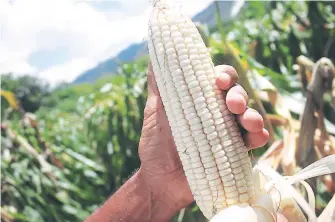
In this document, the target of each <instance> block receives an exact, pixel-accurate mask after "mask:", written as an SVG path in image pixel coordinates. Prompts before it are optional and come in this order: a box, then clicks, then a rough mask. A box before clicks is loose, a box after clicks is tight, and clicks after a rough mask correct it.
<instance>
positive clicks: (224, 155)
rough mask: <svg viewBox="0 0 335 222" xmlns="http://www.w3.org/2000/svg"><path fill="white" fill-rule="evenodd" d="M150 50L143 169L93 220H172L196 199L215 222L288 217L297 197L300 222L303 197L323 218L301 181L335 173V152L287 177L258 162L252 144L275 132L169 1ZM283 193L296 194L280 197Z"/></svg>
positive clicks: (158, 15) (155, 20) (157, 10)
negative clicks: (286, 210)
mask: <svg viewBox="0 0 335 222" xmlns="http://www.w3.org/2000/svg"><path fill="white" fill-rule="evenodd" d="M148 48H149V54H150V60H151V64H152V65H149V71H148V93H149V94H148V100H147V104H146V108H145V114H144V123H143V129H142V136H141V140H140V144H139V155H140V159H141V167H140V169H139V170H138V171H137V172H136V173H135V174H134V175H133V177H132V178H130V179H129V180H128V181H127V182H126V183H125V184H124V185H123V186H122V187H121V188H120V189H119V190H118V191H117V192H116V193H115V194H114V195H113V196H112V197H111V198H110V199H109V200H108V201H107V202H106V203H105V204H104V206H103V207H101V208H100V209H99V210H97V211H96V212H95V213H94V214H92V215H91V216H90V217H89V219H88V221H169V220H170V219H171V217H172V216H173V215H174V214H176V213H177V212H178V211H179V210H181V209H182V208H184V207H186V206H188V205H189V204H190V203H191V202H192V201H193V200H195V201H196V203H197V205H198V206H199V208H200V210H201V212H202V213H203V215H204V216H205V217H206V218H207V219H208V220H210V221H211V222H223V221H227V222H229V221H230V222H242V221H243V222H244V221H250V222H274V221H278V222H284V221H288V220H287V219H286V218H284V217H283V216H282V215H280V214H278V215H277V209H278V208H279V207H280V206H282V204H292V205H290V206H292V213H293V214H294V215H292V216H293V217H291V218H292V219H293V221H307V220H306V218H305V217H304V215H303V214H302V213H301V211H300V208H298V207H297V205H295V202H294V200H293V198H294V199H295V200H297V202H299V204H300V205H301V207H302V208H303V209H304V211H305V212H306V214H307V215H308V217H309V219H310V220H309V221H317V220H316V216H315V215H314V213H313V212H312V209H310V207H309V206H308V204H307V203H306V201H305V200H303V199H301V196H299V194H297V192H296V191H295V190H294V189H293V187H291V185H292V184H293V183H297V182H300V181H303V180H304V179H308V178H311V177H315V176H319V175H324V174H327V173H328V174H329V173H333V172H335V156H331V157H329V158H324V159H323V160H321V161H319V162H317V163H315V164H314V165H313V166H309V167H307V168H305V169H303V170H301V171H300V173H298V174H297V175H295V176H292V177H286V178H284V177H282V176H281V175H279V174H278V173H277V172H275V171H273V170H272V169H269V168H268V167H267V166H266V165H262V164H261V163H260V164H258V165H257V166H256V167H255V168H253V167H252V165H251V161H250V157H249V156H248V150H249V149H253V148H257V147H260V146H263V145H264V144H265V143H266V142H267V140H268V138H269V135H268V132H267V131H266V130H265V129H264V128H263V119H262V117H261V116H260V115H259V114H258V113H257V112H256V111H254V110H251V109H247V106H246V104H247V102H248V97H247V94H246V92H245V91H244V90H243V89H242V88H241V87H240V86H238V85H236V80H237V77H238V75H237V73H236V71H235V70H234V68H232V67H229V66H218V67H214V66H213V63H212V61H211V56H210V54H209V52H208V49H207V48H206V46H205V44H204V43H203V41H202V39H201V36H200V34H199V32H198V30H197V29H196V27H195V25H194V24H193V23H192V21H191V20H190V18H188V17H187V16H184V15H182V14H181V13H179V12H176V11H174V10H170V8H169V7H168V6H167V5H164V4H158V5H155V7H154V10H153V13H152V16H151V19H150V25H149V41H148ZM234 114H235V115H234ZM238 125H241V126H242V127H243V128H244V129H245V130H246V131H247V133H246V134H244V135H242V134H241V132H240V130H239V128H238ZM261 168H262V169H261ZM273 190H276V191H279V194H280V193H281V192H282V191H284V190H287V191H288V192H289V193H290V195H292V197H289V195H287V193H282V194H283V195H284V199H283V200H282V201H280V200H278V199H276V196H275V195H274V194H273V193H272V192H271V191H273ZM276 194H278V192H277V193H276ZM311 204H312V203H311Z"/></svg>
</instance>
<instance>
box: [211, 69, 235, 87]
mask: <svg viewBox="0 0 335 222" xmlns="http://www.w3.org/2000/svg"><path fill="white" fill-rule="evenodd" d="M214 70H215V73H216V84H217V86H218V87H219V89H221V90H228V89H230V88H231V87H232V86H233V85H234V84H235V83H237V81H238V74H237V71H236V69H235V68H234V67H232V66H229V65H218V66H216V67H215V68H214Z"/></svg>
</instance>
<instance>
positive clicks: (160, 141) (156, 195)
mask: <svg viewBox="0 0 335 222" xmlns="http://www.w3.org/2000/svg"><path fill="white" fill-rule="evenodd" d="M215 71H216V73H217V79H216V84H217V85H218V87H219V88H220V89H221V90H223V91H226V103H227V107H228V109H229V110H230V111H231V112H232V113H234V114H236V115H237V120H238V122H239V124H240V125H241V126H242V127H243V128H244V129H245V130H246V131H247V133H246V134H244V136H243V137H244V141H245V143H246V146H247V147H248V148H249V149H254V148H258V147H261V146H263V145H265V144H266V143H267V141H268V139H269V133H268V131H267V130H266V129H264V123H263V118H262V116H261V115H260V114H259V113H258V112H257V111H255V110H253V109H251V108H247V103H248V96H247V93H246V92H245V90H244V89H243V88H242V87H241V86H239V85H236V82H237V79H238V74H237V72H236V70H235V69H234V68H233V67H231V66H226V65H221V66H217V67H215ZM139 156H140V159H141V168H140V171H139V172H140V176H141V177H142V178H143V179H144V181H146V183H147V184H148V186H149V187H150V189H151V194H152V199H155V200H156V201H158V202H160V204H162V205H164V208H165V209H166V210H167V211H168V210H169V211H171V214H174V212H176V211H178V210H180V209H182V208H184V207H186V206H187V205H189V204H190V203H191V202H192V201H193V196H192V193H191V190H190V188H189V185H188V183H187V180H186V177H185V176H184V172H183V168H182V165H181V162H180V159H179V156H178V153H177V150H176V146H175V143H174V140H173V137H172V133H171V130H170V126H169V123H168V120H167V116H166V114H165V111H164V107H163V104H162V101H161V98H160V95H159V91H158V89H157V86H156V82H155V78H154V73H153V71H152V66H151V65H149V70H148V99H147V103H146V107H145V110H144V122H143V129H142V135H141V139H140V144H139Z"/></svg>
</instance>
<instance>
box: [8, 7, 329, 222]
mask: <svg viewBox="0 0 335 222" xmlns="http://www.w3.org/2000/svg"><path fill="white" fill-rule="evenodd" d="M334 11H335V4H334V2H316V1H310V2H295V1H291V2H255V1H251V2H248V5H247V7H245V8H244V9H243V12H242V13H240V16H239V18H238V19H234V21H230V22H228V23H227V24H222V25H219V26H218V27H214V28H210V29H209V31H210V34H209V35H207V36H204V38H206V40H207V41H208V44H209V48H210V49H211V52H212V57H213V61H214V62H215V64H232V65H234V67H235V68H236V69H237V70H238V71H239V74H240V75H242V74H243V73H241V72H244V71H246V70H249V71H250V70H252V71H253V72H252V73H254V75H252V76H250V74H248V78H249V77H250V84H251V86H252V89H253V90H254V91H256V92H261V91H266V90H269V89H270V88H271V87H272V86H273V87H275V89H276V90H278V91H279V92H282V93H295V94H300V95H304V93H303V92H302V91H301V81H300V79H299V78H300V77H299V75H298V73H296V72H295V70H294V69H293V68H292V67H293V65H294V64H295V62H296V58H297V57H298V56H299V55H305V56H307V57H309V58H310V59H312V60H313V61H316V60H318V59H320V58H321V57H323V56H325V57H328V58H330V59H331V60H332V61H333V62H334V59H335V41H334V39H335V29H334V24H335V13H334ZM219 24H220V23H219ZM147 65H148V57H144V58H143V59H140V60H138V61H136V62H134V63H130V64H123V65H121V66H120V69H119V73H117V74H116V75H114V76H108V77H104V78H102V79H100V80H98V81H97V82H96V83H94V84H82V85H67V84H63V85H61V86H59V87H57V88H56V89H54V90H53V91H51V92H50V91H49V90H48V86H47V85H45V84H43V83H41V81H38V80H37V79H35V78H32V77H22V78H13V77H12V76H11V75H6V76H2V82H1V89H2V90H6V91H2V96H3V97H2V104H1V112H2V114H1V117H2V121H1V147H2V150H1V161H2V164H1V174H2V177H1V194H2V203H1V208H2V220H3V221H6V222H7V221H34V222H39V221H48V222H49V221H50V222H51V221H59V222H65V221H71V222H74V221H82V220H84V219H85V218H86V217H87V216H88V215H89V214H90V213H91V212H93V211H94V210H95V209H96V208H97V207H99V205H100V204H102V203H103V202H104V201H105V200H106V199H107V198H108V197H109V196H110V195H112V194H113V192H115V191H116V190H117V189H118V187H120V186H121V185H122V184H123V183H124V182H125V181H126V180H127V179H128V178H129V177H130V176H131V175H132V174H133V173H134V171H135V170H136V169H137V168H138V167H139V159H138V153H137V147H138V141H139V137H140V132H141V127H142V118H143V110H144V106H145V102H146V71H147ZM255 73H256V74H255ZM243 75H245V76H247V73H244V74H243ZM256 77H257V79H256V80H255V78H256ZM241 81H242V83H241V84H242V85H244V84H245V82H243V80H241ZM264 82H265V83H264ZM269 82H271V83H272V84H273V85H271V84H270V85H269ZM244 86H245V85H244ZM14 96H15V97H16V98H17V100H18V104H19V106H20V108H18V107H15V103H16V102H15V99H14ZM256 100H257V98H256V99H255V101H253V100H252V101H251V103H257V101H256ZM327 101H328V102H327ZM327 101H326V104H325V106H328V107H329V104H330V102H329V101H330V100H327ZM297 103H298V102H297ZM13 104H14V105H13ZM263 105H264V107H265V111H266V112H267V113H272V114H273V113H277V110H275V108H273V107H271V106H269V104H268V102H264V101H263ZM333 111H334V110H333ZM333 111H328V112H326V114H327V115H328V116H327V117H329V118H330V116H332V115H333V116H334V113H333ZM292 112H293V111H292ZM31 113H34V114H33V115H32V114H31ZM274 130H275V131H274V132H276V134H275V137H276V138H280V137H281V136H282V135H281V133H280V132H279V130H277V129H276V128H275V129H274ZM265 148H267V147H265ZM264 150H265V149H262V151H261V152H263V151H264ZM260 154H261V153H256V155H260ZM320 196H324V194H323V193H322V195H321V194H320ZM328 199H329V197H328V196H326V197H325V199H324V200H323V201H326V200H328ZM321 202H322V201H321ZM177 219H178V215H176V218H174V220H176V221H177ZM183 221H203V217H202V216H201V214H200V213H199V211H198V210H197V208H196V207H195V206H191V207H190V208H189V209H187V210H186V211H185V215H184V218H183Z"/></svg>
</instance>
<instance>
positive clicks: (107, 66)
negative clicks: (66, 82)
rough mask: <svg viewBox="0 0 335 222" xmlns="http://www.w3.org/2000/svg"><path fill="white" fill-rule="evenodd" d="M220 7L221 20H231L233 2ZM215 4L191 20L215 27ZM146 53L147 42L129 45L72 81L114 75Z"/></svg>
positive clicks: (220, 4) (221, 4)
mask: <svg viewBox="0 0 335 222" xmlns="http://www.w3.org/2000/svg"><path fill="white" fill-rule="evenodd" d="M217 3H218V5H219V7H220V14H221V17H222V20H224V21H227V20H229V19H231V18H232V17H231V11H232V8H233V6H234V4H235V2H234V1H218V2H217ZM215 10H216V9H215V3H214V2H213V3H211V4H209V5H208V7H207V8H205V9H204V10H203V11H201V12H199V13H198V14H196V15H195V16H194V17H193V18H192V20H193V21H194V22H198V23H201V24H207V25H208V26H215V25H216V18H215ZM147 53H148V49H147V42H146V41H143V42H141V43H134V44H131V45H130V46H129V47H127V48H126V49H124V50H123V51H121V52H120V53H119V54H118V55H117V56H116V57H113V58H110V59H107V60H105V61H103V62H101V63H99V64H98V65H97V66H95V67H93V68H91V69H89V70H87V71H85V72H84V73H82V74H81V75H79V76H78V77H77V78H76V79H75V80H74V81H73V83H74V84H79V83H84V82H86V83H87V82H94V81H95V80H97V79H99V78H100V77H102V76H104V75H112V74H113V73H115V71H116V69H117V67H118V64H119V63H121V62H131V61H134V60H136V59H137V58H139V57H141V56H142V55H146V54H147Z"/></svg>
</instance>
